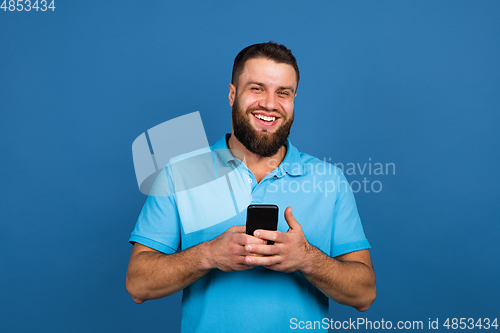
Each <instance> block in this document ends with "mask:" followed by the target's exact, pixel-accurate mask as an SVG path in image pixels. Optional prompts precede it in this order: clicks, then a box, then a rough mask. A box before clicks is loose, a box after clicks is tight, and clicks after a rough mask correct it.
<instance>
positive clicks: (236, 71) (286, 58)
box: [231, 41, 300, 86]
mask: <svg viewBox="0 0 500 333" xmlns="http://www.w3.org/2000/svg"><path fill="white" fill-rule="evenodd" d="M255 58H267V59H269V60H273V61H275V62H277V63H279V64H288V65H291V66H292V67H293V69H295V74H296V76H297V85H298V84H299V79H300V74H299V67H298V66H297V60H296V59H295V57H294V56H293V54H292V51H290V50H289V49H287V48H286V47H285V46H284V45H281V44H278V43H275V42H273V41H270V42H268V43H260V44H254V45H250V46H247V47H245V48H244V49H243V50H241V51H240V53H238V55H237V56H236V58H234V65H233V76H232V79H231V82H232V83H233V84H234V85H235V86H237V85H238V78H239V77H240V75H241V73H242V72H243V68H244V67H245V63H246V62H247V60H250V59H255Z"/></svg>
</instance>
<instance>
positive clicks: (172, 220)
mask: <svg viewBox="0 0 500 333" xmlns="http://www.w3.org/2000/svg"><path fill="white" fill-rule="evenodd" d="M162 172H166V170H165V169H164V170H162ZM167 192H168V191H167ZM180 233H181V230H180V222H179V213H178V211H177V207H176V203H175V197H174V196H173V195H172V194H171V193H170V195H157V196H154V195H150V196H148V198H147V200H146V202H145V204H144V207H143V208H142V211H141V213H140V215H139V218H138V219H137V223H136V224H135V228H134V230H133V231H132V234H131V236H130V238H129V242H130V243H132V244H133V243H135V242H137V243H140V244H142V245H145V246H148V247H150V248H153V249H155V250H157V251H160V252H163V253H166V254H172V253H175V252H177V251H178V249H179V248H180Z"/></svg>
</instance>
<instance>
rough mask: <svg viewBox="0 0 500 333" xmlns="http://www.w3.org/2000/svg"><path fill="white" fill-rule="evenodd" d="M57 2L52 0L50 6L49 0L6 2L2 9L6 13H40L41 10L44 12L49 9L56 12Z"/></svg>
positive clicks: (13, 0)
mask: <svg viewBox="0 0 500 333" xmlns="http://www.w3.org/2000/svg"><path fill="white" fill-rule="evenodd" d="M49 1H50V0H49ZM54 1H55V0H52V2H51V3H50V4H48V2H47V0H40V1H39V0H35V1H34V2H32V1H30V0H8V1H7V0H4V1H3V2H2V5H1V6H0V9H3V11H4V12H6V11H7V10H8V11H9V12H15V11H18V12H22V11H25V12H29V11H31V10H36V11H38V10H39V9H40V10H41V11H42V12H45V11H47V10H48V9H52V11H54V10H55V9H56V5H55V4H54Z"/></svg>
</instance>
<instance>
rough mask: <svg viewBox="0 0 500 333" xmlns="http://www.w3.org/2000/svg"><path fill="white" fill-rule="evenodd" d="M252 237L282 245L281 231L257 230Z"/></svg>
mask: <svg viewBox="0 0 500 333" xmlns="http://www.w3.org/2000/svg"><path fill="white" fill-rule="evenodd" d="M253 234H254V236H255V237H257V238H260V239H265V240H268V241H273V242H278V243H283V233H282V232H281V231H271V230H262V229H257V230H255V231H254V233H253Z"/></svg>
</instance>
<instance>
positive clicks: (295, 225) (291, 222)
mask: <svg viewBox="0 0 500 333" xmlns="http://www.w3.org/2000/svg"><path fill="white" fill-rule="evenodd" d="M285 220H286V223H288V226H289V227H290V229H292V230H293V229H299V228H301V225H300V223H299V222H297V220H296V219H295V217H293V214H292V207H290V206H288V207H287V208H286V209H285Z"/></svg>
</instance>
